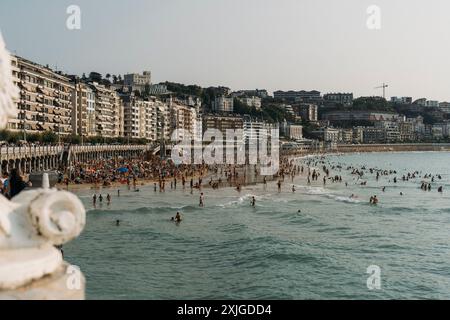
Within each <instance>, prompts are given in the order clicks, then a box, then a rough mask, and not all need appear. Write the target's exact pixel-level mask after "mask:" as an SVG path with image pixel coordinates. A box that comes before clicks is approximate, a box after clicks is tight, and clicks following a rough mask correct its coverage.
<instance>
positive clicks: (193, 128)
mask: <svg viewBox="0 0 450 320" xmlns="http://www.w3.org/2000/svg"><path fill="white" fill-rule="evenodd" d="M167 102H168V106H169V110H170V128H171V133H172V132H173V131H174V130H176V129H183V131H184V132H185V133H186V132H188V134H189V136H190V137H191V139H193V138H194V137H195V136H196V134H197V132H198V131H197V111H196V109H195V108H194V107H191V106H189V105H187V104H185V103H184V102H181V101H179V100H176V99H173V98H170V99H168V101H167ZM183 131H178V134H177V138H178V139H180V140H182V139H184V138H186V137H185V136H184V134H183Z"/></svg>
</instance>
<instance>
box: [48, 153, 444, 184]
mask: <svg viewBox="0 0 450 320" xmlns="http://www.w3.org/2000/svg"><path fill="white" fill-rule="evenodd" d="M417 147H419V148H417ZM342 148H343V149H344V150H342ZM416 152H419V153H422V152H450V144H423V145H417V144H397V145H396V144H389V145H375V144H374V145H341V146H338V147H337V149H335V150H327V151H323V152H316V153H305V152H301V153H287V154H284V155H283V156H285V157H287V158H288V159H289V160H301V159H307V158H311V157H325V156H340V155H351V154H361V153H416ZM239 171H240V173H242V172H241V170H239ZM261 177H262V176H259V177H256V179H251V181H248V179H242V176H240V177H239V181H234V180H233V182H231V183H230V182H228V181H226V180H224V181H223V182H222V184H221V185H220V186H221V187H234V184H236V183H239V184H241V186H248V185H258V184H261V183H263V182H262V178H261ZM275 177H276V176H267V181H268V182H269V181H273V180H275ZM192 178H193V179H198V178H200V176H193V177H192ZM202 178H203V180H204V181H205V184H204V185H202V189H204V188H205V189H208V188H211V186H210V185H209V184H208V183H206V182H207V181H209V179H211V178H212V179H213V180H217V179H218V177H217V175H216V174H214V173H213V172H208V173H207V174H205V175H204V176H203V177H202ZM260 178H261V179H260ZM260 180H261V181H260ZM170 181H173V178H170V179H167V181H166V182H169V183H170ZM158 182H159V180H158V179H144V180H141V181H138V182H137V184H136V188H139V187H146V186H149V185H152V184H154V183H156V184H158ZM127 186H128V185H127V184H126V183H122V182H112V183H111V185H109V186H103V185H97V184H94V183H84V184H69V186H68V187H67V186H66V185H65V184H62V183H59V184H56V185H55V188H57V189H59V190H66V191H70V192H76V191H80V190H95V191H101V190H114V189H115V188H120V187H127ZM130 188H133V185H132V184H131V185H130Z"/></svg>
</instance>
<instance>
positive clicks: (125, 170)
mask: <svg viewBox="0 0 450 320" xmlns="http://www.w3.org/2000/svg"><path fill="white" fill-rule="evenodd" d="M117 171H119V172H120V173H127V172H128V169H127V168H119V169H117Z"/></svg>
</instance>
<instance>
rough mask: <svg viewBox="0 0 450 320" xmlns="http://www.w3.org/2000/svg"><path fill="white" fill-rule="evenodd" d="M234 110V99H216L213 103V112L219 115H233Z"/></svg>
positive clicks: (224, 97)
mask: <svg viewBox="0 0 450 320" xmlns="http://www.w3.org/2000/svg"><path fill="white" fill-rule="evenodd" d="M233 109H234V101H233V98H228V97H226V96H218V97H215V99H214V101H213V102H212V110H213V112H217V113H232V112H233Z"/></svg>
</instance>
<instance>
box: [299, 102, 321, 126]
mask: <svg viewBox="0 0 450 320" xmlns="http://www.w3.org/2000/svg"><path fill="white" fill-rule="evenodd" d="M299 109H300V110H299V113H300V116H301V117H302V118H303V119H305V120H307V121H311V122H317V120H318V116H319V108H318V106H317V105H315V104H311V103H302V104H300V107H299Z"/></svg>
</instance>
